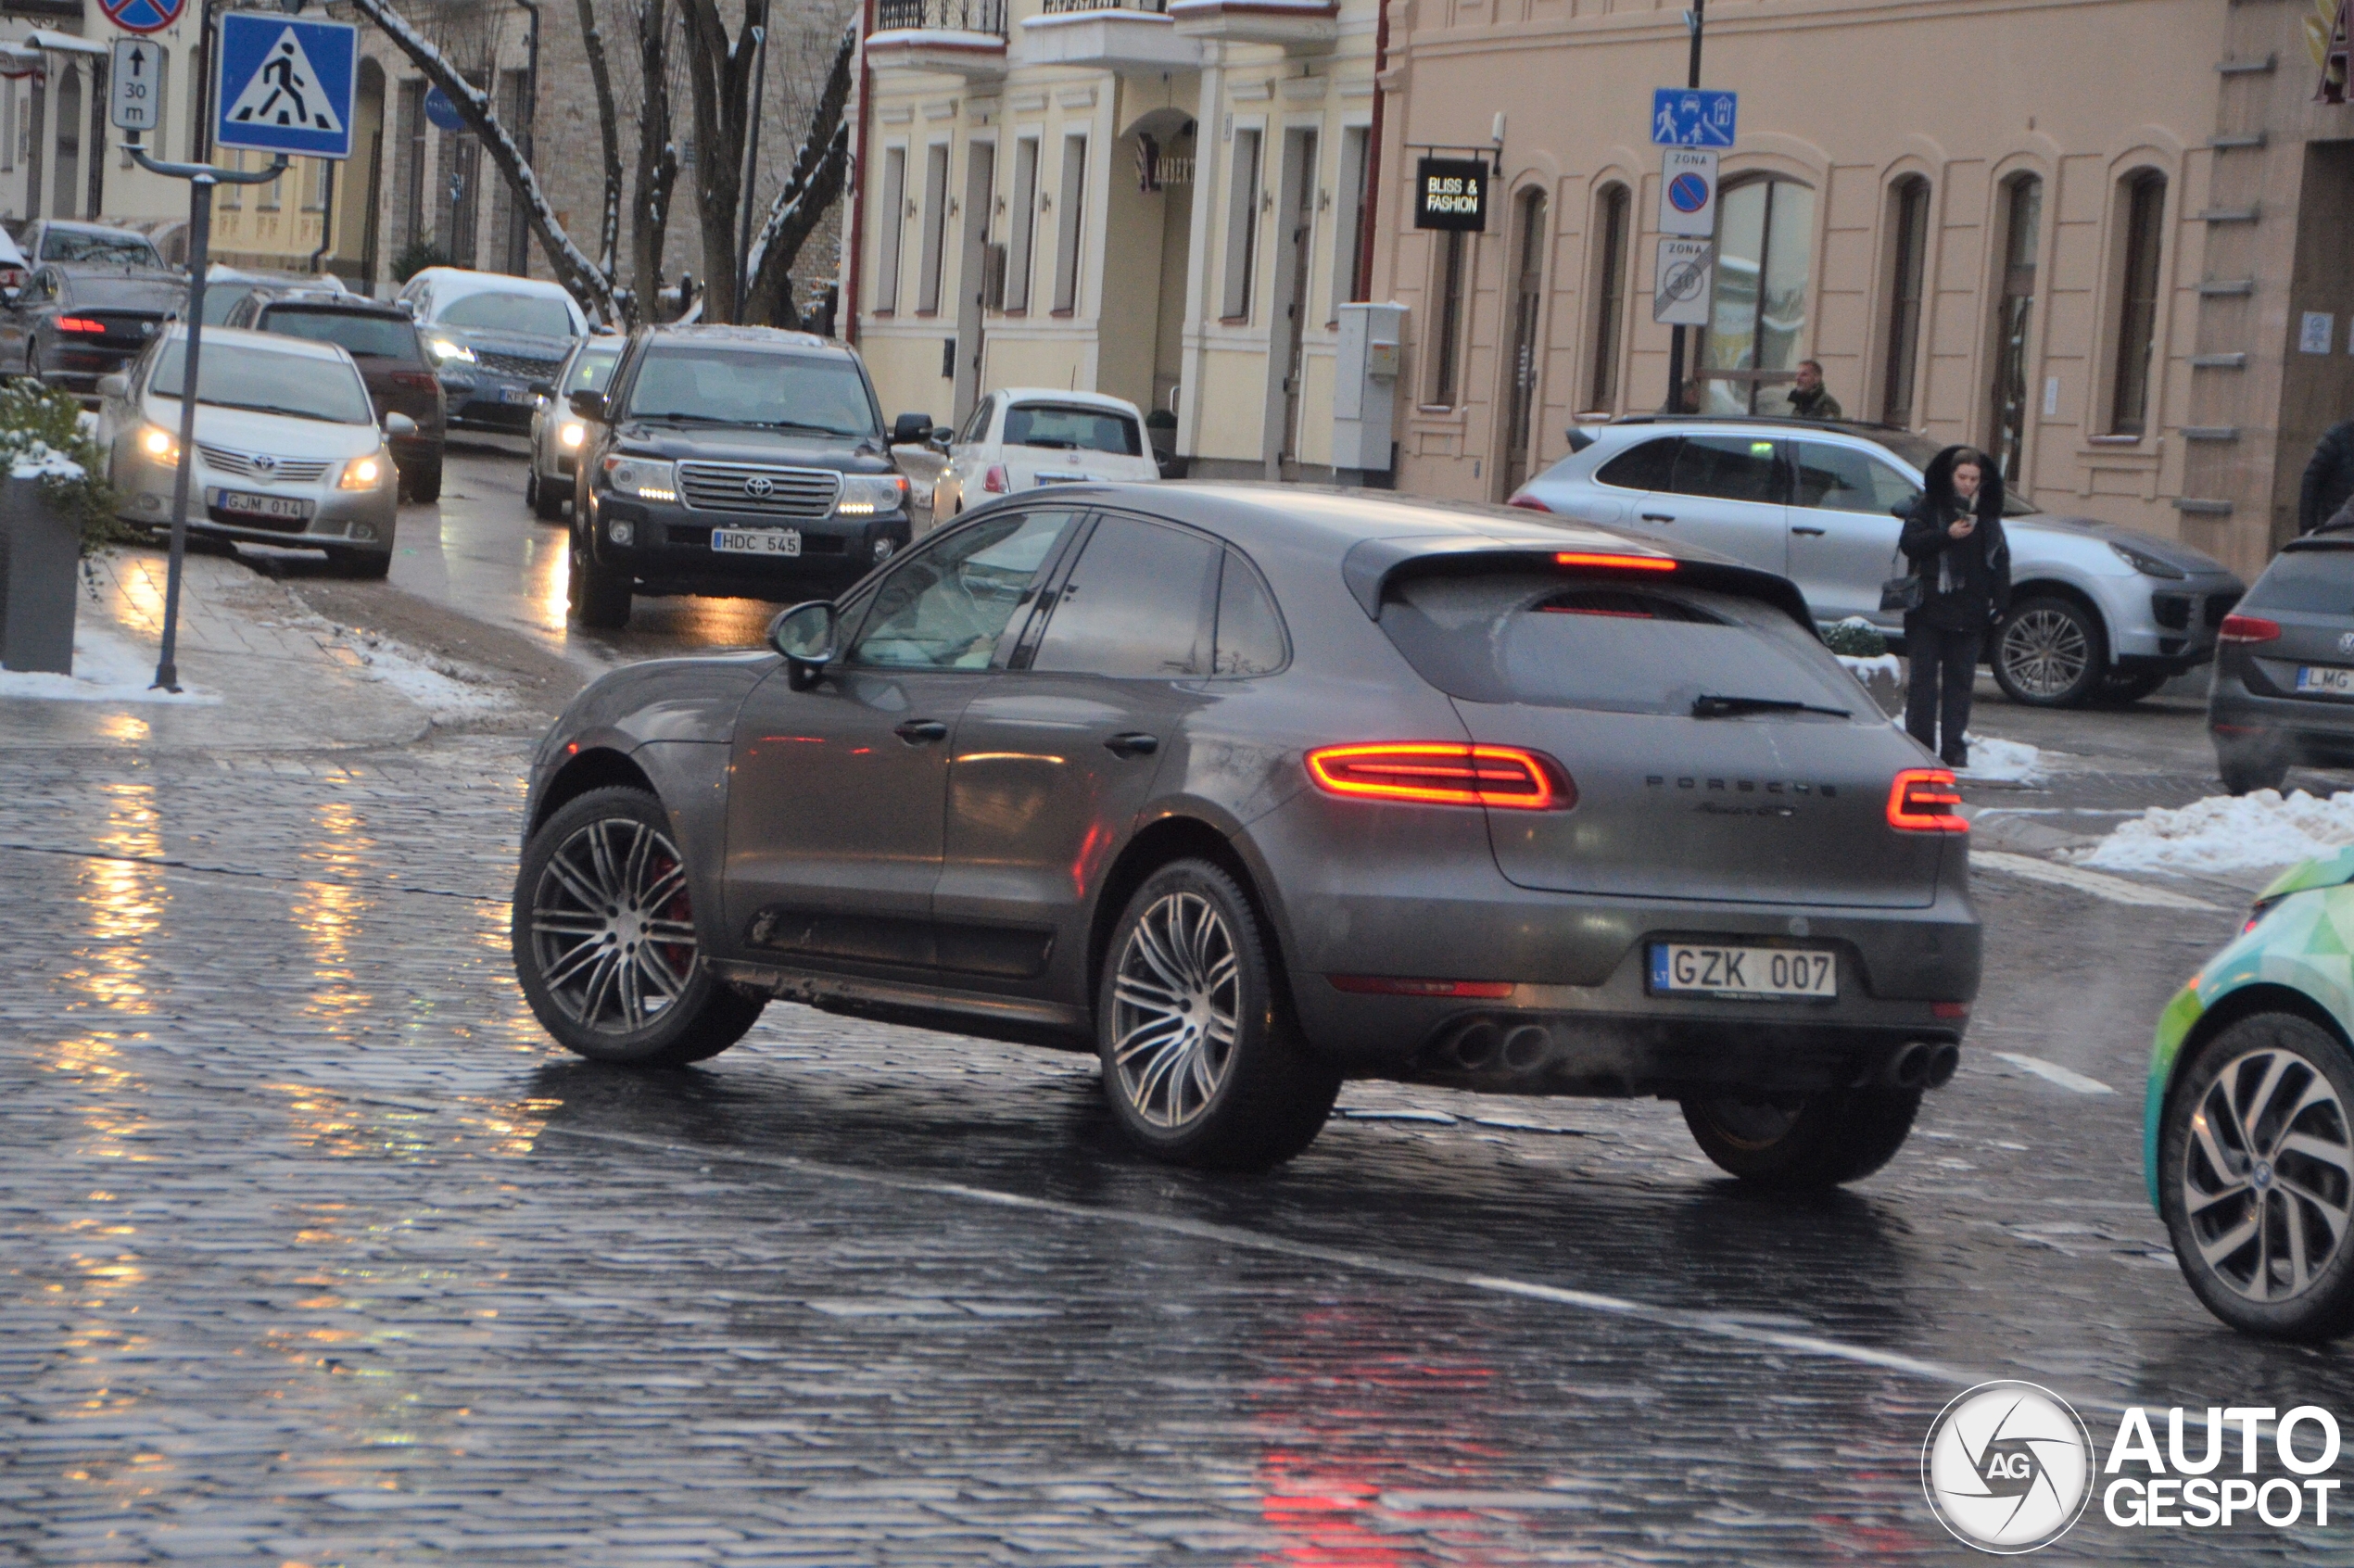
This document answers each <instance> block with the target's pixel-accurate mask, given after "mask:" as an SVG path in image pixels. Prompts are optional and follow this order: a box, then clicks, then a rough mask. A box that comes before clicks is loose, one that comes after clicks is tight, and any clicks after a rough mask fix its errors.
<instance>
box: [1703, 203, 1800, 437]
mask: <svg viewBox="0 0 2354 1568" xmlns="http://www.w3.org/2000/svg"><path fill="white" fill-rule="evenodd" d="M1814 249H1815V193H1814V191H1813V190H1811V189H1809V188H1808V187H1807V186H1805V185H1802V184H1800V183H1798V182H1797V181H1795V180H1780V179H1765V180H1752V181H1749V182H1747V183H1743V184H1739V185H1734V186H1731V187H1729V188H1728V189H1727V190H1726V192H1725V193H1724V195H1723V196H1720V197H1719V198H1718V200H1717V205H1716V301H1715V309H1714V310H1712V311H1711V313H1710V316H1709V322H1708V328H1707V334H1708V336H1707V342H1706V345H1705V347H1703V348H1702V350H1701V357H1700V374H1701V377H1702V398H1701V406H1702V409H1704V410H1706V411H1710V412H1715V413H1759V412H1775V413H1778V412H1780V411H1781V404H1782V402H1783V394H1782V391H1781V388H1782V386H1784V384H1786V383H1788V382H1789V381H1790V380H1791V378H1792V376H1793V375H1794V374H1795V373H1797V370H1798V361H1799V360H1802V359H1803V358H1805V356H1806V326H1807V323H1806V293H1807V287H1808V285H1809V284H1810V283H1811V282H1812V281H1813V276H1814Z"/></svg>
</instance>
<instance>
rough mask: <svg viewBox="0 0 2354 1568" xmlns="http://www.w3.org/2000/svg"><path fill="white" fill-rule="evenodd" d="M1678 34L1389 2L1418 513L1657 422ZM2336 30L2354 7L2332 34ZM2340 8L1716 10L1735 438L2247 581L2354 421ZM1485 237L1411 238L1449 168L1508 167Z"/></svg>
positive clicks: (1671, 15) (1954, 4) (1392, 202)
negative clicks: (1572, 435)
mask: <svg viewBox="0 0 2354 1568" xmlns="http://www.w3.org/2000/svg"><path fill="white" fill-rule="evenodd" d="M1683 9H1684V6H1683V4H1682V0H1390V6H1389V28H1390V34H1389V48H1388V51H1387V58H1386V71H1385V73H1384V75H1383V77H1382V87H1383V90H1384V95H1385V105H1386V110H1387V114H1386V133H1385V136H1384V145H1383V147H1382V149H1381V157H1382V168H1383V171H1384V177H1383V189H1382V193H1381V209H1380V218H1381V221H1380V225H1379V228H1380V234H1379V238H1378V241H1377V244H1376V251H1375V256H1374V260H1373V297H1376V298H1385V297H1394V298H1396V299H1398V300H1399V301H1401V302H1403V303H1405V304H1406V305H1407V306H1408V307H1409V314H1408V322H1409V325H1408V333H1407V335H1408V338H1409V348H1408V352H1407V355H1406V366H1405V370H1404V373H1403V375H1402V377H1401V380H1400V383H1399V386H1400V396H1399V398H1398V403H1399V406H1400V410H1401V412H1400V414H1399V418H1398V433H1397V434H1398V469H1397V476H1398V486H1399V487H1400V488H1403V489H1408V490H1413V491H1418V492H1422V493H1425V494H1433V495H1442V496H1454V497H1462V498H1465V499H1502V498H1503V497H1504V496H1506V495H1508V494H1509V493H1510V491H1511V489H1512V487H1514V486H1515V485H1516V484H1517V483H1518V482H1519V479H1520V477H1521V476H1522V475H1523V474H1525V473H1528V472H1532V471H1534V470H1537V469H1541V468H1542V467H1543V466H1544V465H1545V464H1546V463H1549V462H1552V461H1554V460H1555V459H1557V458H1559V457H1560V456H1561V455H1563V452H1565V451H1566V450H1567V443H1568V437H1567V436H1566V434H1565V432H1566V430H1567V428H1568V426H1570V425H1571V424H1574V423H1577V422H1579V421H1582V420H1588V419H1597V418H1605V417H1610V416H1613V415H1624V414H1628V413H1637V412H1649V411H1653V410H1656V409H1658V408H1659V407H1660V406H1661V405H1662V404H1663V403H1664V401H1665V400H1666V398H1667V395H1668V385H1667V382H1668V369H1667V365H1668V352H1669V329H1668V328H1666V327H1664V326H1658V325H1655V324H1653V322H1652V304H1653V299H1652V291H1653V287H1654V285H1655V283H1656V281H1657V280H1656V278H1655V276H1654V256H1655V251H1656V247H1657V242H1658V218H1659V205H1660V189H1659V184H1660V167H1661V157H1660V155H1661V149H1660V148H1658V147H1656V146H1653V145H1651V142H1650V134H1649V133H1650V125H1649V115H1650V110H1651V107H1652V89H1653V88H1654V87H1658V86H1669V85H1677V84H1680V83H1681V82H1683V81H1684V80H1685V70H1686V61H1687V32H1686V29H1685V25H1684V20H1683V17H1682V12H1683ZM2322 10H2323V11H2326V12H2331V13H2334V12H2335V5H2334V4H2333V5H2329V6H2323V7H2322ZM2314 15H2315V9H2314V7H2313V6H2311V5H2310V0H1899V3H1890V0H1716V3H1715V4H1713V5H1711V6H1708V8H1707V28H1706V33H1705V40H1704V44H1705V54H1704V69H1703V70H1702V79H1703V81H1704V82H1705V83H1706V84H1707V85H1708V86H1710V87H1712V88H1720V89H1732V90H1735V91H1737V92H1738V93H1739V94H1740V125H1739V137H1738V140H1737V142H1736V143H1735V144H1734V145H1732V146H1731V147H1730V148H1728V149H1727V150H1726V151H1725V152H1724V153H1723V155H1722V159H1721V171H1722V176H1721V178H1722V183H1721V186H1720V195H1719V204H1718V215H1717V230H1716V234H1715V261H1716V268H1715V297H1714V302H1713V306H1712V309H1711V313H1710V319H1709V322H1708V324H1707V325H1706V326H1705V327H1701V328H1695V329H1693V330H1692V332H1691V334H1690V336H1691V338H1692V340H1693V348H1694V351H1695V353H1696V357H1697V362H1698V372H1697V373H1698V374H1699V376H1700V378H1701V391H1702V398H1703V402H1704V404H1705V406H1706V407H1708V408H1710V409H1712V410H1715V411H1728V412H1729V411H1759V412H1776V411H1782V410H1784V409H1786V408H1787V406H1788V405H1787V393H1788V388H1789V384H1790V381H1791V375H1792V373H1793V372H1794V371H1795V369H1796V366H1797V364H1798V362H1799V360H1802V359H1808V358H1811V359H1815V360H1819V361H1821V363H1822V366H1823V369H1824V373H1825V379H1826V382H1827V384H1828V386H1829V389H1830V390H1831V392H1832V393H1833V394H1834V395H1835V396H1836V397H1837V398H1838V399H1839V401H1840V402H1841V404H1842V405H1843V407H1844V409H1845V411H1846V412H1847V414H1848V416H1849V417H1851V418H1861V419H1867V420H1873V421H1882V422H1886V423H1889V424H1899V425H1903V426H1905V427H1906V428H1908V429H1913V430H1918V431H1922V432H1925V433H1927V434H1928V435H1930V436H1934V437H1936V438H1939V439H1943V440H1954V441H1969V442H1973V443H1976V444H1979V445H1982V446H1984V447H1986V448H1987V449H1989V450H1990V451H1993V452H1994V453H1995V454H1996V456H1997V457H1998V459H1999V460H2000V461H2001V462H2002V463H2003V466H2004V467H2005V468H2006V471H2008V472H2009V473H2010V474H2012V475H2014V480H2013V482H2014V483H2015V484H2017V485H2018V486H2019V487H2021V488H2023V489H2024V490H2025V491H2026V492H2027V493H2029V494H2030V495H2031V496H2032V497H2033V498H2034V499H2035V500H2036V501H2037V502H2038V503H2039V504H2042V505H2044V506H2045V507H2048V508H2053V509H2057V510H2061V511H2067V512H2082V513H2086V514H2090V515H2094V516H2097V517H2100V518H2103V519H2106V520H2109V521H2114V522H2118V523H2122V524H2128V525H2133V526H2137V527H2142V528H2146V529H2148V530H2150V531H2152V532H2155V533H2158V534H2160V535H2163V536H2168V537H2181V538H2183V539H2184V540H2186V541H2187V542H2190V543H2193V544H2196V545H2197V546H2199V547H2201V548H2203V549H2206V550H2210V551H2212V552H2213V553H2215V554H2217V555H2219V556H2221V558H2223V559H2224V560H2226V561H2227V562H2229V563H2232V564H2233V565H2234V567H2236V568H2238V569H2239V570H2241V571H2243V572H2245V573H2251V574H2252V573H2253V571H2254V570H2256V569H2257V568H2259V567H2260V566H2261V564H2262V563H2263V562H2264V560H2265V559H2266V558H2267V556H2268V555H2269V553H2270V551H2271V550H2272V549H2273V548H2274V547H2275V546H2276V545H2277V543H2278V542H2279V541H2280V540H2281V539H2282V538H2284V537H2288V536H2289V535H2291V534H2293V533H2294V532H2295V530H2296V526H2297V515H2296V512H2297V508H2296V501H2297V481H2298V477H2299V475H2300V474H2301V472H2302V470H2303V467H2304V463H2305V461H2306V458H2307V455H2308V454H2309V453H2310V449H2311V447H2312V443H2313V441H2314V439H2315V438H2316V437H2317V436H2319V435H2320V434H2321V432H2322V430H2323V429H2324V428H2326V427H2327V425H2329V424H2333V423H2335V422H2336V421H2338V420H2340V419H2344V418H2348V417H2354V272H2350V271H2349V269H2348V266H2347V264H2346V259H2347V257H2348V252H2349V248H2350V247H2349V244H2348V242H2349V240H2354V107H2347V106H2344V105H2335V104H2328V103H2321V102H2316V101H2315V94H2316V89H2317V86H2318V84H2319V83H2320V82H2321V78H2322V71H2321V68H2320V67H2319V65H2318V64H2317V63H2316V58H2315V56H2314V54H2313V52H2312V51H2311V49H2310V45H2309V39H2308V32H2309V30H2308V25H2307V23H2308V19H2309V17H2312V16H2314ZM1498 110H1501V111H1503V113H1504V117H1505V133H1504V138H1503V143H1502V146H1501V149H1500V154H1499V155H1498V158H1497V161H1498V167H1499V170H1500V177H1499V179H1498V180H1497V182H1496V183H1494V185H1493V186H1492V188H1491V190H1490V193H1489V196H1490V200H1489V219H1488V223H1487V232H1486V233H1485V234H1476V235H1467V236H1462V238H1461V239H1454V238H1450V236H1449V235H1446V234H1436V233H1430V232H1423V231H1418V230H1416V229H1415V228H1414V227H1413V226H1412V225H1413V217H1412V208H1411V194H1412V187H1411V178H1412V174H1413V165H1414V160H1415V158H1417V157H1418V156H1420V154H1419V152H1418V150H1417V149H1418V148H1421V147H1426V146H1448V145H1452V146H1464V145H1477V144H1482V143H1487V142H1489V141H1490V140H1491V137H1492V133H1493V130H1494V125H1493V117H1494V115H1495V113H1496V112H1497V111H1498Z"/></svg>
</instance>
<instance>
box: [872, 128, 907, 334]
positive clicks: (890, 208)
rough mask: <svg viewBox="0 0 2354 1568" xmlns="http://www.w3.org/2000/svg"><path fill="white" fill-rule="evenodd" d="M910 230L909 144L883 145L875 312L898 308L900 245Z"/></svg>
mask: <svg viewBox="0 0 2354 1568" xmlns="http://www.w3.org/2000/svg"><path fill="white" fill-rule="evenodd" d="M906 233H907V144H906V143H905V142H892V143H890V144H888V145H885V146H884V148H883V177H882V201H881V203H880V206H879V207H878V208H877V209H876V211H875V312H876V313H877V314H878V315H885V316H887V315H890V314H892V313H893V312H894V311H896V310H898V309H899V273H900V260H901V258H900V248H901V246H902V243H903V241H904V240H905V237H906Z"/></svg>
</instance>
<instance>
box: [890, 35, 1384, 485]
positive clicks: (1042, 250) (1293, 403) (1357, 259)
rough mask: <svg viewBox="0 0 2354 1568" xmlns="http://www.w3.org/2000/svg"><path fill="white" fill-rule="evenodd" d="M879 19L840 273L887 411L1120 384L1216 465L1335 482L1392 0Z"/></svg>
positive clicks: (949, 408)
mask: <svg viewBox="0 0 2354 1568" xmlns="http://www.w3.org/2000/svg"><path fill="white" fill-rule="evenodd" d="M876 16H877V20H878V23H879V25H878V27H877V29H876V31H875V32H873V33H872V34H871V35H870V36H869V37H868V38H867V44H866V64H867V78H866V80H867V82H869V83H870V87H871V90H870V94H869V96H868V98H867V101H866V102H865V103H864V104H862V105H861V106H860V111H859V112H860V114H861V116H862V120H863V124H862V126H861V135H862V138H863V141H864V143H865V158H864V161H863V164H862V166H861V171H860V175H859V185H858V191H857V195H856V198H855V199H856V202H857V218H856V233H855V236H854V249H853V251H852V255H851V258H850V259H849V261H848V263H847V265H846V266H845V273H844V283H845V287H846V289H847V291H848V293H847V297H848V298H849V300H850V301H851V302H852V303H853V305H854V321H853V322H852V328H853V331H854V335H855V340H856V342H857V345H858V348H859V349H860V350H861V352H862V353H863V354H864V355H865V357H866V360H867V366H868V368H869V370H870V371H871V373H873V375H874V378H875V383H876V386H877V390H878V391H879V393H880V395H881V397H882V398H883V400H884V404H885V407H886V409H887V410H890V411H898V410H901V409H907V410H921V411H928V412H930V413H932V414H933V415H934V416H935V417H936V418H938V419H940V420H942V421H943V422H961V421H962V420H963V418H964V417H965V416H966V414H968V412H969V411H971V409H972V407H973V405H974V403H975V401H976V400H977V399H978V398H980V397H981V395H982V394H983V393H985V392H987V391H990V390H993V389H994V388H996V387H1000V386H1062V387H1071V388H1074V389H1079V390H1086V391H1096V392H1106V393H1110V394H1113V395H1115V396H1119V397H1123V398H1129V399H1130V400H1132V401H1133V402H1134V403H1136V404H1137V405H1138V406H1139V407H1141V408H1144V409H1145V410H1147V411H1157V412H1156V413H1155V414H1154V416H1153V417H1154V419H1155V420H1156V422H1157V424H1158V428H1157V429H1156V433H1155V442H1156V445H1158V446H1161V447H1163V448H1164V449H1173V450H1174V451H1175V452H1177V453H1180V454H1183V455H1184V456H1185V457H1187V458H1188V459H1189V460H1190V462H1191V471H1192V472H1193V473H1194V474H1196V475H1203V474H1249V475H1252V476H1258V475H1260V474H1267V473H1271V472H1280V473H1284V474H1308V475H1310V476H1314V475H1317V474H1321V473H1328V472H1329V469H1330V464H1331V462H1332V406H1333V364H1334V350H1335V322H1336V311H1335V306H1336V305H1337V304H1338V303H1339V302H1341V301H1343V300H1346V299H1348V298H1349V297H1351V291H1352V288H1353V287H1354V286H1355V285H1356V283H1357V279H1358V269H1359V268H1360V266H1361V261H1362V259H1363V257H1364V251H1363V241H1364V238H1365V235H1364V233H1363V227H1362V225H1361V221H1360V218H1361V214H1362V212H1363V207H1362V202H1363V198H1364V192H1365V188H1366V187H1365V179H1366V171H1367V158H1368V151H1369V148H1370V145H1371V135H1372V123H1373V42H1374V40H1373V33H1374V29H1375V26H1376V22H1377V16H1376V9H1375V3H1374V0H1342V3H1339V4H1319V3H1312V0H1260V3H1241V0H1236V3H1226V0H1141V3H1132V4H1126V5H1119V4H1095V3H1089V0H1012V3H1011V4H1010V6H1006V4H1004V3H1003V0H972V3H967V0H877V9H876ZM1172 419H1173V421H1174V423H1173V424H1169V423H1168V422H1169V421H1171V420H1172Z"/></svg>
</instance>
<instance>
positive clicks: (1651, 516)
mask: <svg viewBox="0 0 2354 1568" xmlns="http://www.w3.org/2000/svg"><path fill="white" fill-rule="evenodd" d="M1643 521H1644V522H1646V523H1673V522H1675V521H1676V519H1675V518H1674V517H1672V516H1670V515H1669V514H1668V513H1666V512H1644V513H1643Z"/></svg>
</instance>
